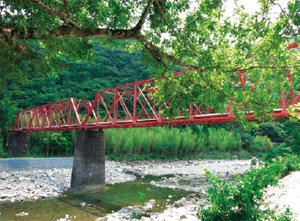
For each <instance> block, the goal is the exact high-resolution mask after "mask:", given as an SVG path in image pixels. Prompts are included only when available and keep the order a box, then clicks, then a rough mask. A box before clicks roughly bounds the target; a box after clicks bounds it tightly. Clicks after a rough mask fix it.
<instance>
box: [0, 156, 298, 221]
mask: <svg viewBox="0 0 300 221" xmlns="http://www.w3.org/2000/svg"><path fill="white" fill-rule="evenodd" d="M62 160H63V159H62ZM0 161H1V160H0ZM42 161H43V160H41V162H42ZM65 161H68V162H71V160H70V158H65ZM6 163H7V162H6ZM62 163H63V162H62ZM0 165H1V163H0ZM2 165H3V164H2ZM24 165H25V164H24ZM27 165H28V164H27ZM32 165H33V164H31V166H32ZM250 166H251V161H250V160H189V161H183V160H175V161H169V160H150V161H131V162H119V161H106V183H108V184H116V183H124V182H126V181H132V180H134V179H136V176H134V175H132V172H134V174H135V175H138V176H145V175H153V176H163V179H159V180H153V181H151V182H150V183H151V185H154V186H158V187H167V188H172V189H174V190H176V189H184V190H189V191H193V192H195V194H190V195H188V196H186V197H184V198H181V199H179V200H177V201H175V202H174V203H172V204H171V203H170V204H168V205H167V208H166V209H165V210H164V211H162V212H156V213H154V212H148V210H149V209H150V210H151V208H152V207H154V206H156V204H157V203H156V202H155V199H152V200H150V201H148V202H146V203H145V204H144V205H137V206H127V207H123V208H122V209H121V210H119V211H116V212H111V213H109V214H107V215H106V216H105V217H99V218H97V220H128V219H132V215H133V212H134V217H139V216H143V215H145V214H147V216H144V217H142V220H151V217H152V220H180V219H188V220H197V215H196V214H197V212H198V211H197V210H195V208H197V207H199V204H200V203H204V201H203V198H201V197H200V198H199V195H203V194H206V193H205V189H206V188H207V187H208V186H207V185H206V186H205V185H199V183H201V179H203V177H204V176H203V175H204V171H203V169H204V168H206V169H208V170H209V171H211V172H213V173H215V174H216V173H220V175H221V176H222V177H223V178H224V179H227V178H229V177H230V176H231V175H233V174H241V173H243V172H245V171H246V170H247V169H249V168H250ZM67 167H68V169H65V168H54V169H37V168H32V167H31V168H29V167H24V168H18V169H16V168H11V169H9V168H6V169H5V170H4V169H3V168H2V169H1V168H0V181H1V182H0V202H18V201H31V200H36V199H42V198H51V197H58V196H61V195H62V194H63V193H64V191H65V190H68V189H69V188H70V179H71V169H70V168H71V167H70V165H68V166H67ZM130 173H131V174H130ZM168 174H172V176H168ZM183 180H184V182H185V183H182V181H183ZM195 180H197V183H196V184H193V183H192V181H193V182H194V181H195ZM188 181H191V182H188ZM281 184H283V185H284V188H283V189H279V188H278V187H270V188H268V189H267V193H266V195H265V203H264V204H267V205H270V206H271V207H274V206H279V207H280V208H281V210H284V205H289V206H290V208H291V210H292V212H294V217H296V219H299V220H300V217H299V214H297V213H296V212H297V211H299V208H298V207H299V205H300V202H299V200H300V193H299V190H300V188H299V185H300V172H294V173H292V174H291V175H289V176H287V177H285V178H283V179H282V181H281ZM196 194H197V195H196ZM297 194H299V195H297ZM172 197H173V196H172V195H170V196H169V197H168V198H169V199H171V198H172ZM169 199H166V201H167V202H168V200H169ZM83 204H84V202H83ZM297 206H298V207H297ZM26 213H28V211H24V214H26ZM71 216H72V214H69V215H68V214H66V217H64V218H62V217H61V218H58V219H57V220H73V219H74V217H73V218H70V217H71Z"/></svg>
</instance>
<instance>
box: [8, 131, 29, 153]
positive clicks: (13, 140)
mask: <svg viewBox="0 0 300 221" xmlns="http://www.w3.org/2000/svg"><path fill="white" fill-rule="evenodd" d="M29 145H30V133H11V134H10V135H9V141H8V147H7V153H8V154H9V155H27V154H29Z"/></svg>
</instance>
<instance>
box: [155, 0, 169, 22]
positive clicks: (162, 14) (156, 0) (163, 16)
mask: <svg viewBox="0 0 300 221" xmlns="http://www.w3.org/2000/svg"><path fill="white" fill-rule="evenodd" d="M155 3H156V4H157V6H158V9H159V12H160V14H161V16H162V18H163V20H164V21H165V23H166V24H167V19H166V17H165V15H164V13H163V11H162V10H161V7H160V4H159V2H158V0H155Z"/></svg>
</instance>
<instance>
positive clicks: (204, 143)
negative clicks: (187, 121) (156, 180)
mask: <svg viewBox="0 0 300 221" xmlns="http://www.w3.org/2000/svg"><path fill="white" fill-rule="evenodd" d="M197 127H198V131H200V133H199V134H196V133H194V132H193V131H192V130H191V129H190V128H188V127H187V128H185V129H178V128H168V127H155V128H130V129H110V130H106V131H105V137H106V138H105V140H106V145H105V146H106V154H107V155H113V156H116V157H128V156H148V155H156V156H168V157H186V156H196V155H199V154H200V153H203V152H206V151H208V150H215V151H222V152H226V151H235V150H240V149H241V148H242V141H241V138H240V136H239V134H237V133H235V132H228V131H226V130H225V129H223V128H221V129H216V128H209V129H208V134H206V133H204V132H203V126H197Z"/></svg>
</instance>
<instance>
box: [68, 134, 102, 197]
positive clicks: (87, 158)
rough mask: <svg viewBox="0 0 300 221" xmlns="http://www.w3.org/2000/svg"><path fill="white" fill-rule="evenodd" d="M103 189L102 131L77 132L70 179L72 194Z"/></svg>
mask: <svg viewBox="0 0 300 221" xmlns="http://www.w3.org/2000/svg"><path fill="white" fill-rule="evenodd" d="M104 188H105V134H104V131H102V130H101V131H95V130H78V131H76V144H75V152H74V160H73V170H72V178H71V189H70V191H71V192H72V193H86V192H93V191H99V190H102V189H104Z"/></svg>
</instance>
